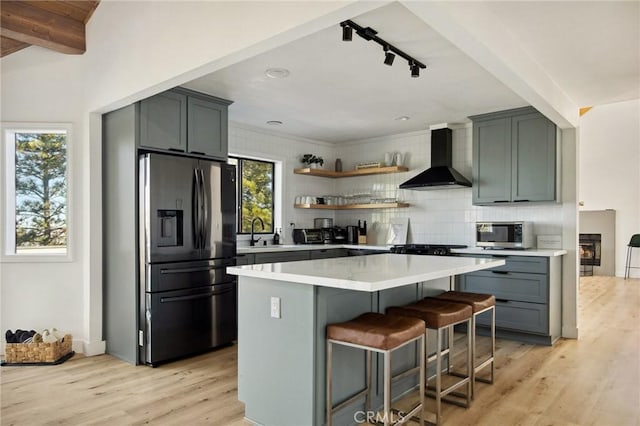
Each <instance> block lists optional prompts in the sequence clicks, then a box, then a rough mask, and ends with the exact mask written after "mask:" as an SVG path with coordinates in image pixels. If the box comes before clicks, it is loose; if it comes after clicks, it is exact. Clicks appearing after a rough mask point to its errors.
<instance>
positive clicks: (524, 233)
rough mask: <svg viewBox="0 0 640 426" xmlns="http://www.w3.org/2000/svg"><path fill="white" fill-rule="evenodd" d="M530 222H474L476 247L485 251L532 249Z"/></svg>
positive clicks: (531, 226) (531, 227) (531, 225)
mask: <svg viewBox="0 0 640 426" xmlns="http://www.w3.org/2000/svg"><path fill="white" fill-rule="evenodd" d="M533 245H534V242H533V224H532V223H531V222H476V246H477V247H483V248H485V249H489V248H490V249H521V250H524V249H528V248H531V247H533Z"/></svg>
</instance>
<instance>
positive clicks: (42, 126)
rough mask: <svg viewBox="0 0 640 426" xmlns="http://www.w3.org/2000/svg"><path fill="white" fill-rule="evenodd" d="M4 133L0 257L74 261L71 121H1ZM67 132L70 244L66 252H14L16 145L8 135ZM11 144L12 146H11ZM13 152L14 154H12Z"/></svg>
mask: <svg viewBox="0 0 640 426" xmlns="http://www.w3.org/2000/svg"><path fill="white" fill-rule="evenodd" d="M0 128H1V132H2V134H1V135H0V139H1V145H0V164H2V166H3V168H4V169H5V170H6V171H5V172H4V173H0V184H1V185H2V192H1V193H0V196H1V197H2V200H3V204H4V206H5V207H4V208H2V209H0V260H2V262H6V263H47V262H72V261H73V260H74V256H73V253H74V248H75V240H74V237H75V232H74V217H73V205H74V204H73V190H74V185H73V182H72V179H71V176H73V159H74V155H73V136H74V135H73V125H72V124H71V123H44V122H43V123H34V122H2V123H1V125H0ZM47 131H52V132H59V131H66V135H67V146H66V157H67V158H66V160H67V167H66V170H65V181H66V186H67V196H66V208H65V210H66V212H65V213H66V219H67V247H66V252H65V253H46V254H43V253H40V254H24V253H15V252H13V253H12V252H11V251H15V231H16V230H15V214H16V205H15V146H14V145H13V141H12V143H11V144H9V143H8V142H9V141H8V138H7V135H8V134H13V133H16V132H39V133H45V132H47ZM9 145H11V146H9ZM11 153H14V156H13V157H12V156H11V155H10V154H11Z"/></svg>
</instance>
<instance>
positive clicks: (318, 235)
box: [293, 228, 324, 244]
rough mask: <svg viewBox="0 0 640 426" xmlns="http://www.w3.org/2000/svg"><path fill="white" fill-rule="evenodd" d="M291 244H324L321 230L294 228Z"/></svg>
mask: <svg viewBox="0 0 640 426" xmlns="http://www.w3.org/2000/svg"><path fill="white" fill-rule="evenodd" d="M293 242H294V243H295V244H324V235H323V232H322V229H310V228H306V229H305V228H294V230H293Z"/></svg>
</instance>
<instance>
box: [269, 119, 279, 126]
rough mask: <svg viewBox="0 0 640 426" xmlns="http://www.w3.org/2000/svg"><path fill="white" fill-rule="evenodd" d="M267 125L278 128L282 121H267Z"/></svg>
mask: <svg viewBox="0 0 640 426" xmlns="http://www.w3.org/2000/svg"><path fill="white" fill-rule="evenodd" d="M267 124H268V125H270V126H280V125H282V121H278V120H269V121H267Z"/></svg>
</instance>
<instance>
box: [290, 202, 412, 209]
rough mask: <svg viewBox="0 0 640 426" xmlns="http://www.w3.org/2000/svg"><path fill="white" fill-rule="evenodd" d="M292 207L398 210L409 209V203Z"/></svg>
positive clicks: (301, 206)
mask: <svg viewBox="0 0 640 426" xmlns="http://www.w3.org/2000/svg"><path fill="white" fill-rule="evenodd" d="M293 207H295V208H296V209H317V210H356V209H400V208H405V207H409V203H373V204H345V205H343V206H336V205H329V204H294V205H293Z"/></svg>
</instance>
